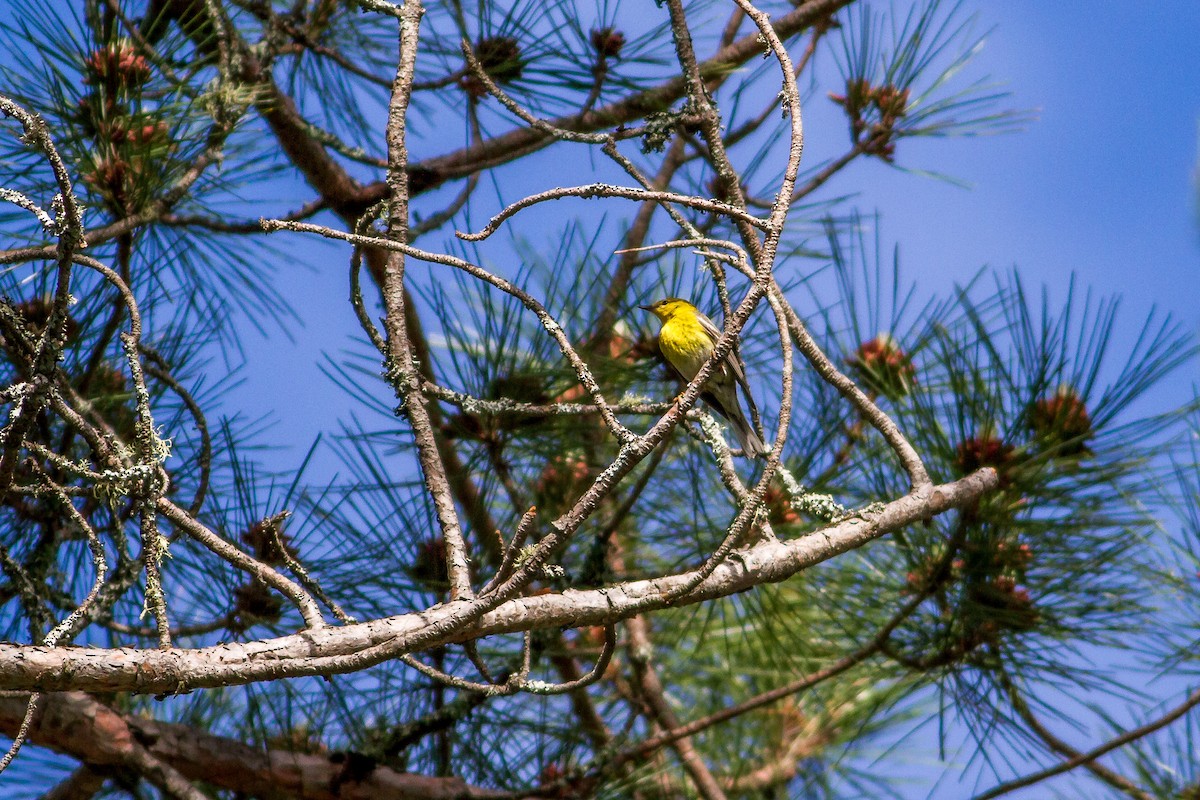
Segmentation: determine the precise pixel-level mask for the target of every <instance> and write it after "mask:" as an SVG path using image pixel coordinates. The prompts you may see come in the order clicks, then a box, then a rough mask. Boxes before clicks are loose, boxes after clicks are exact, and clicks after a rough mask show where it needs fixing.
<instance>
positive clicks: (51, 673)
mask: <svg viewBox="0 0 1200 800" xmlns="http://www.w3.org/2000/svg"><path fill="white" fill-rule="evenodd" d="M998 480H999V479H998V477H997V474H996V472H995V471H994V470H991V469H984V470H980V471H979V472H976V473H973V474H971V475H969V476H967V477H965V478H962V479H960V480H957V481H955V482H953V483H948V484H943V485H940V486H931V487H928V488H926V489H924V490H918V491H916V492H913V493H911V494H908V495H905V496H904V497H901V498H898V499H896V500H893V501H891V502H890V503H887V504H886V505H884V506H883V507H882V508H881V509H880V510H878V511H874V512H864V513H863V514H862V515H861V516H855V517H852V518H849V519H845V520H842V521H841V522H838V523H836V524H833V525H830V526H829V527H827V528H824V529H821V530H819V531H815V532H813V533H812V534H809V535H807V536H805V537H803V538H801V539H795V540H791V541H783V542H762V543H759V544H757V545H755V546H753V547H750V548H747V549H746V550H743V551H739V553H738V556H737V558H734V559H730V560H729V561H727V562H725V563H724V564H722V565H721V566H719V567H718V568H717V569H716V570H714V571H713V574H712V575H710V576H709V577H708V579H707V580H705V581H704V582H703V583H701V584H700V585H699V586H697V587H696V588H695V589H693V590H692V591H691V592H689V593H688V594H687V595H684V596H682V597H675V598H672V596H671V595H672V592H673V591H674V590H676V589H677V588H678V587H679V586H681V585H684V584H686V583H687V582H688V581H689V580H691V578H692V577H693V574H694V573H689V572H684V573H680V574H676V575H671V576H667V577H662V578H655V579H651V580H637V581H628V582H625V583H621V584H617V585H614V586H610V587H606V588H604V589H597V590H588V591H576V590H567V591H564V592H561V593H552V594H545V595H540V596H536V597H520V598H512V599H508V598H506V597H504V596H503V595H500V596H499V597H498V598H497V597H489V598H481V599H477V600H474V601H459V602H454V603H447V604H443V605H439V606H435V607H433V608H430V609H427V610H425V611H422V612H418V613H412V614H402V615H399V616H395V617H387V618H383V619H378V620H372V621H370V622H364V623H359V624H357V625H347V626H344V627H338V628H331V627H326V628H321V629H313V630H307V631H305V632H303V633H299V634H294V635H290V636H282V637H279V638H275V639H266V640H261V641H256V642H228V643H225V644H221V645H217V646H214V647H206V648H200V649H183V648H177V649H174V650H171V651H159V650H138V649H132V648H120V649H112V650H106V649H100V648H65V649H60V648H55V649H51V648H45V647H37V646H30V645H13V644H0V689H22V690H34V689H44V690H48V691H64V690H71V689H80V690H84V691H140V692H176V691H187V690H190V689H196V688H202V687H215V686H230V685H238V684H246V683H251V682H254V681H258V680H268V679H275V678H287V677H300V676H306V675H324V674H329V673H340V672H352V671H355V670H359V669H364V668H366V667H369V666H372V665H374V664H378V663H381V662H383V661H385V660H388V659H391V658H395V657H397V656H399V655H402V654H404V653H410V652H417V651H420V650H425V649H429V648H431V647H436V646H438V645H442V644H446V643H449V642H452V641H462V640H466V639H470V638H481V637H484V636H489V635H492V634H497V633H512V632H516V631H528V630H535V629H538V628H548V627H561V626H585V625H604V624H612V623H614V622H617V621H620V620H621V619H625V618H628V617H630V616H633V615H634V614H637V613H641V612H644V611H651V610H655V609H658V608H663V607H666V606H667V605H668V604H670V605H671V606H679V605H688V604H693V603H699V602H702V601H705V600H712V599H715V598H718V597H727V596H729V595H731V594H734V593H736V592H739V591H744V590H746V589H749V588H752V587H754V586H757V585H761V584H765V583H776V582H779V581H783V580H786V579H787V578H789V577H791V576H792V575H795V574H796V573H798V572H801V571H803V570H804V569H807V568H809V567H811V566H813V565H814V564H818V563H820V562H822V561H825V560H827V559H829V558H832V557H834V556H837V555H840V554H842V553H845V552H848V551H850V550H853V549H855V548H858V547H861V546H863V545H864V544H867V543H868V542H870V541H873V540H874V539H877V538H879V537H881V536H884V535H886V534H888V533H891V532H893V531H896V530H899V529H901V528H903V527H904V526H906V525H909V524H912V523H914V522H917V521H920V520H923V519H926V518H929V517H932V516H935V515H937V514H940V513H942V512H944V511H947V510H949V509H951V508H961V507H964V506H969V505H972V504H974V503H976V502H977V501H978V500H979V499H980V498H981V497H983V496H984V495H985V494H987V493H988V492H990V491H992V490H993V489H995V488H996V486H997V485H998ZM519 574H520V573H518V575H519ZM497 599H499V600H500V602H496V600H497ZM668 601H670V602H669V603H668ZM491 603H494V605H491ZM472 620H474V622H473V624H472ZM464 626H467V627H464Z"/></svg>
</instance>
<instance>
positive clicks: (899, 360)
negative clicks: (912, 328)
mask: <svg viewBox="0 0 1200 800" xmlns="http://www.w3.org/2000/svg"><path fill="white" fill-rule="evenodd" d="M847 361H848V362H849V364H850V366H852V367H854V369H855V371H856V372H857V373H858V375H859V377H860V378H861V379H862V381H863V383H865V384H866V385H867V388H869V389H870V390H871V391H873V392H876V393H878V394H881V395H883V396H884V397H887V398H890V399H892V400H895V399H897V398H900V397H904V396H906V395H908V394H909V393H910V392H911V391H912V387H913V384H914V383H916V374H917V368H916V367H915V366H913V363H912V357H911V356H910V355H909V354H908V353H906V352H905V351H904V349H903V348H902V347H900V343H899V342H897V341H896V340H895V339H894V338H893V337H892V336H891V334H888V333H881V334H879V335H878V336H876V337H875V338H874V339H871V340H870V341H866V342H863V343H862V344H860V345H859V346H858V350H856V351H855V352H854V355H853V356H851V357H850V358H849V359H847Z"/></svg>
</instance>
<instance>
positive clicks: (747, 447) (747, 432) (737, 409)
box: [639, 297, 767, 458]
mask: <svg viewBox="0 0 1200 800" xmlns="http://www.w3.org/2000/svg"><path fill="white" fill-rule="evenodd" d="M639 308H642V309H645V310H646V311H649V312H650V313H651V314H653V315H654V316H656V317H658V320H659V322H661V323H662V327H661V329H660V330H659V332H658V349H659V350H661V351H662V354H663V357H664V358H666V359H667V363H668V364H670V365H671V368H672V369H674V370H675V372H676V373H678V374H679V377H681V378H683V380H684V381H690V380H691V379H692V378H694V377H696V373H697V372H699V371H700V367H702V366H704V362H706V361H708V358H709V356H711V355H712V351H713V348H714V347H715V346H716V344H717V339H718V338H720V336H721V331H720V330H719V329H718V328H717V326H716V325H714V324H713V321H712V320H711V319H709V318H708V317H706V316H704V314H703V313H702V312H701V311H700V309H698V308H696V307H695V306H694V305H692V304H691V303H689V302H688V301H686V300H680V299H679V298H678V297H667V298H665V299H663V300H659V301H658V302H657V303H651V304H650V305H648V306H639ZM738 386H741V387H742V391H743V392H744V393H745V395H746V402H748V403H749V404H750V408H751V409H753V408H754V398H753V397H752V396H751V395H750V386H749V384H747V383H746V373H745V372H743V371H742V367H741V365H740V364H739V363H738V360H737V358H735V357H734V355H733V353H732V352H730V353H729V354H728V355H726V356H725V358H723V359H722V360H721V362H720V363H719V364H717V366H716V368H715V369H713V371H712V374H711V375H709V377H708V382H707V383H706V384H705V385H704V389H703V390H702V392H701V394H700V397H701V399H703V400H704V401H705V402H706V403H708V404H709V405H710V406H712V408H713V410H714V411H716V412H717V413H718V414H720V415H721V416H722V417H724V418H725V419H726V420H728V421H729V424H730V426H732V428H733V433H734V435H735V436H737V439H738V441H739V442H740V443H741V445H742V450H743V452H745V454H746V456H747V458H757V457H758V456H760V455H763V454H765V453H766V452H767V446H766V445H765V444H763V440H762V439H761V438H759V435H758V434H757V433H756V432H755V430H754V428H753V426H751V425H750V422H749V421H748V420H747V419H746V415H745V414H743V413H742V407H741V405H740V404H739V403H738V395H737V387H738Z"/></svg>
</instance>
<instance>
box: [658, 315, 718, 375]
mask: <svg viewBox="0 0 1200 800" xmlns="http://www.w3.org/2000/svg"><path fill="white" fill-rule="evenodd" d="M658 346H659V349H660V350H662V354H663V356H664V357H665V358H666V359H667V361H670V362H671V366H673V367H675V369H677V370H679V372H680V374H682V375H684V376H685V377H687V378H691V377H692V376H694V375H695V374H696V373H697V372H699V371H700V367H701V366H703V365H704V362H705V361H706V360H707V359H708V356H709V354H710V353H711V352H712V348H713V344H712V340H711V339H709V338H708V334H707V333H706V332H705V331H704V328H702V327H701V326H700V323H699V322H697V321H695V320H694V319H680V316H674V317H672V318H671V319H669V320H667V321H666V322H664V323H663V326H662V330H661V331H660V332H659V334H658Z"/></svg>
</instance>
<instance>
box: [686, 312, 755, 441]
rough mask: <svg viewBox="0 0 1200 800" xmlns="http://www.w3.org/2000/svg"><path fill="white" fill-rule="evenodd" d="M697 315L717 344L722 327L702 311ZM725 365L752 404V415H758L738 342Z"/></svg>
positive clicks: (726, 357) (727, 357)
mask: <svg viewBox="0 0 1200 800" xmlns="http://www.w3.org/2000/svg"><path fill="white" fill-rule="evenodd" d="M696 316H697V317H699V318H700V327H701V328H703V329H704V332H705V333H706V334H708V338H709V339H710V340H711V341H712V343H713V344H714V345H715V344H716V343H717V339H719V338H720V337H721V329H720V328H718V327H717V326H716V324H715V323H714V322H713V321H712V320H711V319H709V318H708V317H707V316H705V315H704V314H703V313H702V312H701V311H699V310H697V311H696ZM724 366H725V367H726V368H728V370H729V374H731V375H732V376H733V379H734V380H735V381H737V383H738V386H741V387H742V393H743V394H745V396H746V402H747V403H748V404H749V406H750V414H751V416H752V417H755V418H757V417H758V407H757V406H755V405H754V395H752V394H750V382H749V381H747V380H746V371H745V370H743V369H742V359H741V357H740V355H739V354H738V351H737V343H736V342H735V343H734V346H733V349H732V350H730V351H729V354H728V355H727V356H725V362H724Z"/></svg>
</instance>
